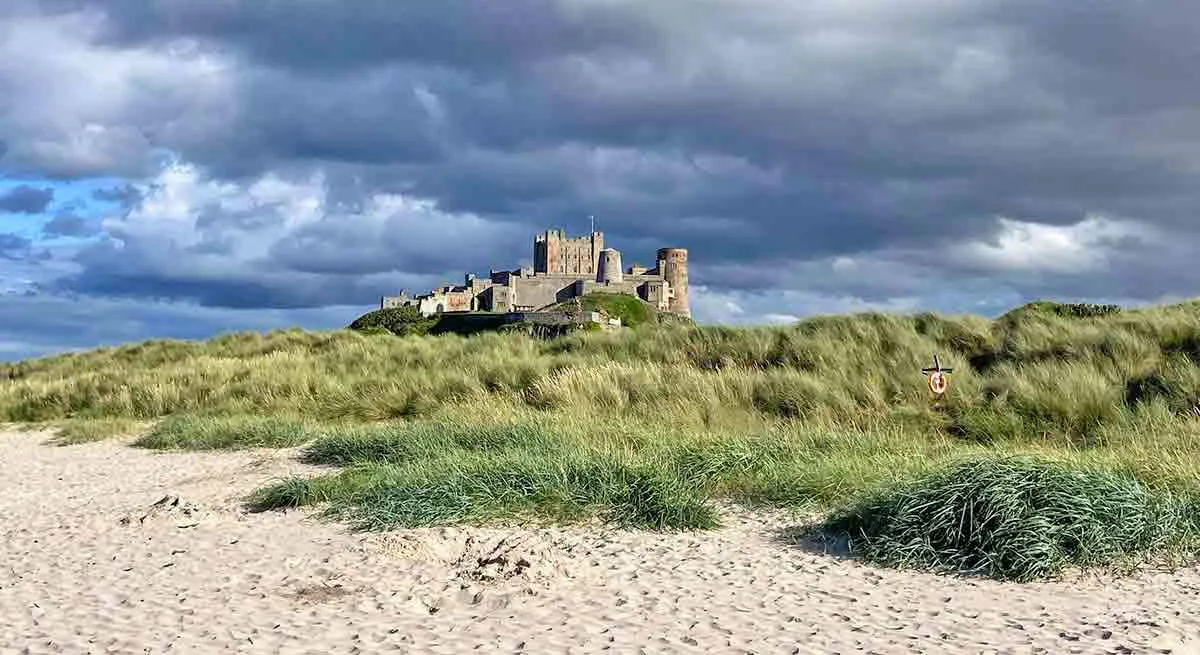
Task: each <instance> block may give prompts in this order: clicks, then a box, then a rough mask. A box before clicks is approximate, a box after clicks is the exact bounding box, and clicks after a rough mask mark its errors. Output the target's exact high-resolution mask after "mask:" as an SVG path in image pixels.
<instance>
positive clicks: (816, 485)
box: [0, 303, 1200, 565]
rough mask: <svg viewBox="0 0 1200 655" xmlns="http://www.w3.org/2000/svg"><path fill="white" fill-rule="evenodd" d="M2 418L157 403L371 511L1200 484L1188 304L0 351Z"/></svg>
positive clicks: (150, 413) (1197, 315) (559, 515)
mask: <svg viewBox="0 0 1200 655" xmlns="http://www.w3.org/2000/svg"><path fill="white" fill-rule="evenodd" d="M934 353H938V354H939V355H940V356H941V359H942V361H943V363H944V364H946V365H948V366H953V367H954V368H955V374H954V376H953V385H952V388H951V391H950V393H949V394H948V395H947V396H946V397H945V398H942V399H940V400H937V401H934V400H933V399H931V398H930V395H929V392H928V391H927V389H926V388H925V386H924V378H923V377H922V376H921V373H920V368H921V367H922V366H926V365H928V364H929V363H930V361H931V359H932V356H933V354H934ZM164 418H166V419H167V420H165V421H160V420H161V419H164ZM3 421H9V422H22V423H40V422H51V423H53V422H59V421H69V422H70V425H71V426H73V427H72V429H73V430H74V431H75V433H76V434H79V435H83V436H82V437H80V438H84V437H87V438H95V437H99V436H102V435H103V434H104V433H105V432H106V430H108V429H112V430H114V431H115V429H116V427H120V426H128V425H131V424H137V423H138V422H143V421H160V422H158V424H157V426H156V427H155V428H154V429H153V430H152V431H151V432H150V433H148V434H147V435H145V436H144V437H143V438H142V439H141V440H140V441H139V442H138V445H139V446H142V447H152V448H238V447H291V446H298V445H304V446H306V450H305V453H306V455H305V456H306V457H309V458H311V459H313V461H319V462H321V463H327V464H332V465H335V466H338V467H341V469H342V470H341V472H340V473H334V474H331V475H330V476H328V477H324V478H319V479H316V480H311V481H301V480H292V481H287V482H285V483H283V484H280V485H278V486H275V487H272V488H270V489H265V490H263V491H262V492H260V494H259V495H258V496H257V497H256V498H255V502H256V503H257V504H258V505H260V506H261V507H278V506H294V505H303V504H313V503H323V504H325V506H326V507H327V508H328V509H329V511H330V512H332V513H334V514H336V515H339V516H342V517H345V518H348V519H349V520H352V521H354V522H356V523H358V524H360V525H362V526H363V527H370V528H385V527H392V526H404V525H431V524H446V523H454V522H478V521H485V520H496V519H504V518H508V519H511V518H514V517H527V516H535V517H540V518H543V519H546V520H552V521H561V520H576V519H582V518H586V517H597V516H598V517H602V518H605V519H607V520H611V521H615V522H618V523H623V524H628V525H635V526H642V527H653V528H659V527H709V526H712V525H715V524H717V523H718V522H719V520H720V515H719V513H718V512H717V511H716V509H715V508H714V505H713V502H714V501H715V500H716V499H720V498H727V499H732V500H737V501H740V502H746V503H765V504H769V505H773V506H782V507H794V508H804V509H816V510H831V509H833V510H846V508H848V507H851V506H852V505H853V504H854V503H856V502H865V501H864V500H863V499H864V498H867V497H868V496H870V494H872V493H876V490H878V489H884V488H888V489H892V488H896V487H895V485H899V484H904V483H907V482H911V481H912V480H916V479H921V478H920V476H922V475H926V474H934V473H936V472H937V471H944V470H949V469H948V468H947V467H952V466H954V465H957V464H958V463H960V462H963V461H970V460H971V458H978V457H983V458H1003V457H1007V456H1012V455H1021V456H1036V457H1037V458H1039V459H1038V460H1037V461H1048V462H1054V463H1055V465H1056V466H1060V467H1063V468H1064V470H1070V471H1090V472H1097V474H1113V475H1124V476H1129V478H1130V479H1134V480H1137V481H1138V484H1142V485H1144V486H1145V488H1146V489H1147V490H1148V491H1149V492H1150V493H1154V494H1159V493H1163V494H1176V495H1180V496H1183V495H1187V494H1191V493H1193V492H1194V491H1195V490H1196V489H1197V488H1200V456H1198V455H1200V445H1197V444H1200V303H1188V304H1183V305H1176V306H1170V307H1158V308H1150V309H1143V310H1120V311H1118V310H1116V309H1115V308H1105V307H1086V306H1062V305H1051V304H1040V305H1032V306H1028V307H1024V308H1021V309H1018V310H1015V311H1014V312H1011V313H1010V314H1008V315H1006V316H1004V317H1002V318H1000V319H998V320H994V321H992V320H987V319H984V318H981V317H972V316H963V317H945V316H937V315H931V314H922V315H914V316H895V315H879V314H866V315H858V316H841V317H821V318H814V319H810V320H806V321H803V322H800V323H797V324H794V325H789V326H779V327H759V328H726V327H699V328H697V327H692V326H687V325H654V326H647V327H645V328H642V329H635V330H623V331H620V332H616V333H586V334H577V335H573V336H569V337H564V338H560V339H555V340H549V341H547V340H539V339H533V338H530V337H527V336H523V335H520V334H481V335H477V336H473V337H470V338H464V337H460V336H453V335H444V336H418V335H413V336H406V337H403V338H401V337H395V336H392V335H390V334H360V333H356V332H353V331H336V332H328V333H311V332H301V331H289V332H276V333H271V334H267V335H260V334H236V335H230V336H225V337H221V338H218V339H214V340H211V341H207V342H202V343H191V342H169V341H157V342H147V343H142V344H137V345H131V346H125V347H120V348H107V349H99V350H94V351H90V352H86V353H80V354H73V355H64V356H58V357H52V358H46V359H39V360H32V361H26V362H20V363H16V364H8V365H0V422H3ZM106 426H108V427H106ZM1006 479H1007V478H1006ZM860 527H861V526H860ZM860 532H861V531H860ZM897 543H898V542H897ZM864 547H865V546H864ZM881 559H884V560H885V559H886V558H881ZM1068 560H1069V558H1068ZM1068 560H1064V561H1068ZM913 561H916V560H913ZM1071 561H1073V560H1071ZM922 565H928V562H924V563H923V564H922Z"/></svg>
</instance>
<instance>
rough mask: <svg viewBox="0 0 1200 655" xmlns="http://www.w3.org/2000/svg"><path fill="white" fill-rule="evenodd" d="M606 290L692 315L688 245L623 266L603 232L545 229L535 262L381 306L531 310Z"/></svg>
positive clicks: (428, 310) (428, 312)
mask: <svg viewBox="0 0 1200 655" xmlns="http://www.w3.org/2000/svg"><path fill="white" fill-rule="evenodd" d="M596 291H602V292H606V293H624V294H628V295H631V296H636V297H638V298H641V299H642V300H644V301H646V302H648V303H650V304H651V305H654V306H655V307H657V308H658V309H659V310H661V311H665V312H673V313H676V314H681V315H684V316H688V317H690V316H691V315H692V312H691V306H690V304H689V302H688V262H687V250H686V249H683V248H660V249H659V250H658V253H657V264H656V266H655V267H654V268H652V269H648V268H646V267H644V266H637V265H634V266H630V267H629V268H623V267H622V264H621V252H620V251H619V250H616V249H613V248H606V247H605V245H604V233H603V232H592V233H591V234H590V235H588V236H584V237H577V238H571V237H569V236H568V235H567V233H566V232H565V231H564V230H547V231H545V232H543V233H541V234H538V235H536V236H535V237H534V239H533V267H532V268H528V267H527V268H521V269H515V270H506V271H490V272H489V274H488V277H487V278H482V279H481V278H479V277H478V276H476V275H475V274H474V273H468V274H467V275H466V277H465V278H464V281H463V284H462V285H444V286H442V287H439V288H437V289H434V290H433V291H431V292H429V293H425V294H422V295H419V296H409V295H408V294H407V292H405V291H401V292H400V295H398V296H387V297H384V298H383V299H382V301H381V302H380V307H382V308H388V307H416V308H417V309H418V311H420V313H421V314H422V315H424V316H433V315H435V314H442V313H447V312H489V313H511V312H533V311H538V310H541V309H544V308H546V307H550V306H552V305H556V304H558V303H561V302H564V301H567V300H570V299H572V298H577V297H580V296H585V295H587V294H589V293H592V292H596Z"/></svg>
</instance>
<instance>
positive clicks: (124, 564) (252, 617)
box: [0, 431, 1200, 654]
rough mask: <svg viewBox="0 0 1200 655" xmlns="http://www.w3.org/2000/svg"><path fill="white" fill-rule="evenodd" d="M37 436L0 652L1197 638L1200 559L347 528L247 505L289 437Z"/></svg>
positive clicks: (6, 452) (824, 648)
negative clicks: (953, 555) (1106, 563)
mask: <svg viewBox="0 0 1200 655" xmlns="http://www.w3.org/2000/svg"><path fill="white" fill-rule="evenodd" d="M49 438H50V435H48V434H44V433H40V434H34V433H21V432H16V431H9V432H3V433H0V553H2V554H3V559H2V560H0V653H218V652H219V653H230V652H236V653H381V652H398V653H469V652H483V653H522V652H523V653H568V652H569V653H597V652H612V653H641V652H644V653H667V652H680V653H855V652H863V653H1051V654H1057V653H1073V652H1074V653H1155V652H1174V653H1200V640H1198V638H1200V569H1189V570H1186V571H1182V572H1175V573H1155V572H1148V573H1143V574H1139V575H1137V576H1135V577H1132V578H1127V579H1106V578H1099V577H1088V578H1084V579H1081V580H1074V581H1072V582H1070V583H1066V582H1062V583H1050V584H1034V585H1014V584H1002V583H997V582H992V581H986V580H965V579H961V578H952V577H940V576H935V575H925V574H917V573H910V572H899V571H891V570H881V569H875V568H872V567H869V566H865V565H863V564H860V563H858V562H855V561H853V560H848V559H844V558H838V557H834V556H832V555H828V554H824V553H821V552H817V549H816V548H814V547H813V546H812V545H810V544H806V543H805V542H802V541H801V542H800V543H797V541H798V540H797V539H796V538H795V537H794V536H789V535H790V534H792V533H791V532H789V530H788V528H789V527H793V525H794V521H793V522H789V521H786V520H784V519H782V518H780V517H778V516H769V515H763V514H754V515H747V514H741V515H736V516H734V517H731V519H730V521H729V523H730V525H729V526H728V527H726V528H724V529H721V530H719V531H716V532H714V533H707V534H674V535H656V534H649V533H635V532H624V531H615V530H611V529H599V528H591V529H584V528H570V529H474V528H464V529H427V530H402V531H396V532H393V533H389V534H368V535H364V534H356V533H353V532H350V531H349V530H348V529H347V528H346V526H344V525H340V524H335V523H329V522H326V521H322V520H318V519H315V518H313V517H312V515H311V513H310V512H307V511H296V512H287V513H280V512H269V513H262V514H250V513H247V512H246V511H245V510H244V509H243V508H242V505H241V503H242V498H243V497H244V495H245V494H246V493H248V492H249V491H251V490H253V489H254V488H256V487H259V486H261V485H263V484H266V483H269V482H271V481H272V480H274V479H277V478H279V477H281V476H285V475H288V474H292V473H306V472H315V471H316V470H317V469H314V468H312V467H307V466H305V465H303V464H300V463H298V462H296V461H295V453H294V452H288V451H270V452H261V451H254V452H241V453H211V454H208V453H168V454H159V453H151V452H145V451H141V450H138V449H133V448H129V447H128V445H127V444H126V443H125V442H123V441H122V440H114V441H109V442H102V443H94V444H86V445H78V446H67V447H60V446H55V445H50V444H48V443H47V442H48V440H49ZM163 499H166V500H165V501H164V502H162V503H159V504H157V505H156V503H157V502H158V501H160V500H163ZM793 532H794V531H793ZM481 558H482V559H484V560H488V561H485V563H484V564H481V563H480V561H481Z"/></svg>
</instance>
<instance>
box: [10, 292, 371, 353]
mask: <svg viewBox="0 0 1200 655" xmlns="http://www.w3.org/2000/svg"><path fill="white" fill-rule="evenodd" d="M0 302H2V303H3V306H4V312H5V313H4V316H5V319H6V320H4V321H0V361H5V360H9V361H12V360H19V359H24V358H28V357H36V356H39V355H45V354H52V353H57V352H61V351H64V350H74V349H84V348H96V347H99V346H110V345H116V344H120V343H124V342H128V341H140V340H144V339H206V338H210V337H213V336H216V335H218V334H223V333H228V332H235V331H242V330H254V331H263V330H273V329H285V328H290V327H308V328H310V329H330V328H338V327H343V326H345V325H346V323H348V322H349V321H350V320H352V319H353V318H354V317H355V316H357V315H358V314H359V313H360V312H362V311H363V310H364V309H366V308H363V307H355V306H345V307H328V308H322V309H311V310H295V311H286V310H270V309H262V308H256V309H253V310H230V309H208V308H202V307H196V306H194V305H187V304H180V303H160V302H146V301H145V300H137V301H133V300H119V299H98V298H88V297H71V296H56V295H44V294H36V295H28V294H22V295H9V296H0Z"/></svg>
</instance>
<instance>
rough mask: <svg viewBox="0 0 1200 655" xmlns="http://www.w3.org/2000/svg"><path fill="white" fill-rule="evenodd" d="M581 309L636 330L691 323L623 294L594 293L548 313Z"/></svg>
mask: <svg viewBox="0 0 1200 655" xmlns="http://www.w3.org/2000/svg"><path fill="white" fill-rule="evenodd" d="M577 308H578V309H581V310H582V311H585V312H593V311H600V312H604V313H605V314H608V315H609V316H611V317H613V318H619V319H621V325H624V326H626V327H631V328H636V327H640V326H643V325H687V324H689V323H691V321H690V320H689V319H688V318H687V317H685V316H679V315H676V314H670V313H667V312H661V311H659V310H658V308H657V307H655V306H654V305H651V304H650V303H648V302H646V301H644V300H642V299H641V298H638V297H636V296H631V295H628V294H623V293H604V292H599V291H597V292H593V293H589V294H587V295H586V296H583V297H582V298H580V299H579V302H578V304H576V302H575V301H573V300H570V301H567V302H564V303H560V304H558V305H555V306H553V307H548V308H547V311H573V310H575V309H577Z"/></svg>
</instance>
